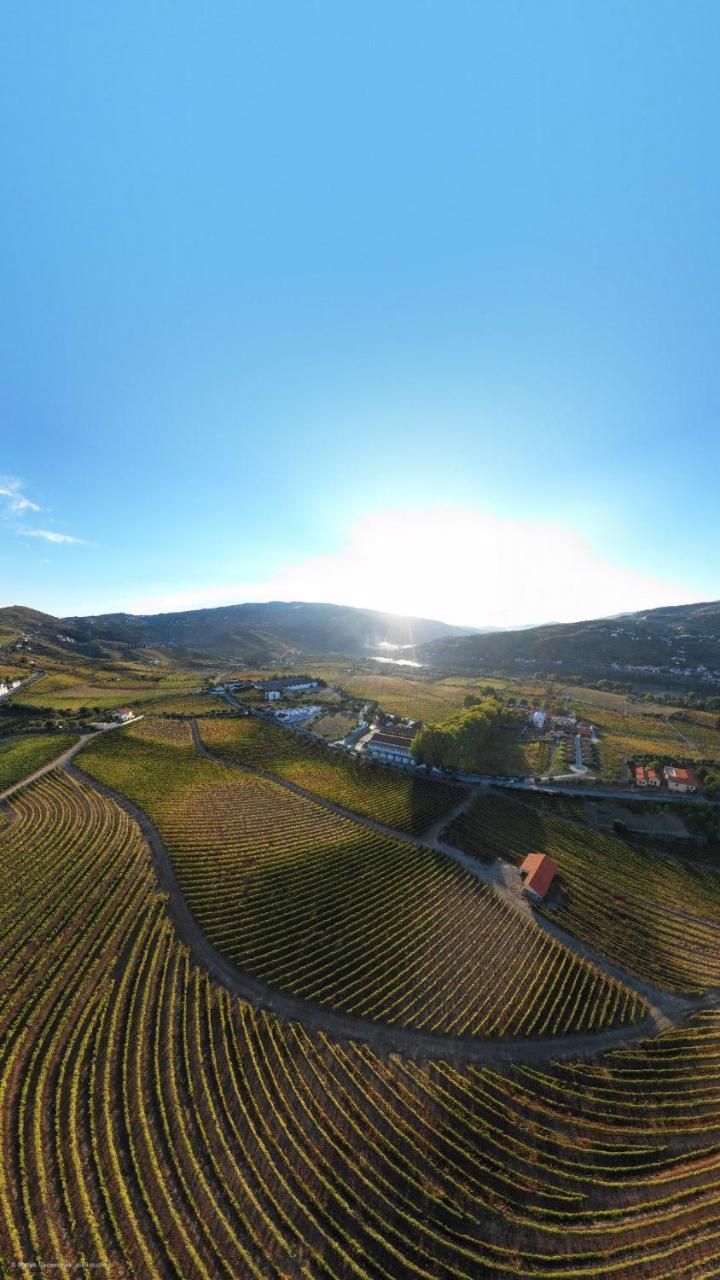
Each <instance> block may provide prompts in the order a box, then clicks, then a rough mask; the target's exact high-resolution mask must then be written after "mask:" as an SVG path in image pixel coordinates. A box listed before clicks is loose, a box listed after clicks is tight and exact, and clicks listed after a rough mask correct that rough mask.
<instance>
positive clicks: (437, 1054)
mask: <svg viewBox="0 0 720 1280" xmlns="http://www.w3.org/2000/svg"><path fill="white" fill-rule="evenodd" d="M109 727H110V728H116V727H117V728H119V727H120V725H117V726H115V725H112V726H109ZM192 727H193V735H194V736H195V741H196V743H197V745H198V748H199V750H200V751H201V752H202V753H203V754H204V755H206V756H208V757H209V758H211V759H214V760H219V761H220V762H221V763H223V764H226V765H228V766H229V767H234V768H240V769H242V770H244V771H245V772H248V773H254V772H256V771H255V770H252V769H249V768H248V767H247V766H243V765H237V764H235V762H231V761H227V760H222V758H221V757H218V756H215V755H214V753H212V752H209V751H208V750H207V749H206V748H205V747H204V746H203V744H202V742H201V741H200V738H199V732H198V730H197V725H196V724H195V722H194V721H193V725H192ZM107 731H108V730H98V731H97V733H103V732H107ZM97 733H96V734H91V735H86V736H85V737H84V738H80V739H79V740H78V742H77V743H74V744H73V745H72V746H71V747H70V748H68V749H67V750H66V751H64V752H63V753H62V754H61V755H60V756H57V757H56V758H55V759H54V760H51V761H49V762H48V763H47V764H46V765H43V766H42V767H41V768H40V769H37V770H36V771H35V772H34V773H32V774H30V775H29V776H28V777H26V778H23V779H22V780H21V781H20V782H17V783H15V784H14V786H12V787H9V788H8V789H7V791H5V792H4V793H2V795H1V796H0V800H4V799H6V798H9V797H10V796H11V795H13V794H14V793H15V792H16V791H19V790H20V789H21V788H22V787H25V786H28V785H29V784H30V783H31V782H34V781H35V780H36V779H37V778H40V777H42V776H43V775H44V774H46V773H49V772H51V770H53V769H56V768H64V769H66V770H67V772H68V773H69V774H70V775H71V776H73V777H75V778H77V779H79V780H80V781H82V782H84V783H85V784H86V785H89V786H91V787H94V788H95V789H96V790H97V791H99V792H101V793H102V794H103V795H106V796H108V797H109V798H110V799H112V800H114V801H115V803H116V804H118V805H119V806H120V808H122V809H124V810H125V812H126V813H128V814H129V815H130V816H131V817H132V818H134V820H135V821H136V822H137V824H138V826H139V827H140V829H141V831H142V833H143V835H144V837H145V840H146V842H147V844H148V847H149V849H150V853H151V857H152V862H153V866H154V868H155V872H156V875H157V878H158V884H159V887H160V890H161V892H163V893H165V894H166V895H167V902H168V914H169V916H170V918H171V919H172V921H173V924H174V926H175V929H176V931H177V934H178V937H179V938H180V940H181V941H182V942H183V943H184V944H185V945H186V946H187V947H188V949H189V950H190V953H191V955H192V957H193V960H194V961H195V962H196V963H197V964H198V965H200V966H201V967H202V968H204V969H205V970H206V971H207V972H208V973H209V974H210V975H211V976H212V977H213V978H214V979H215V981H217V982H219V983H221V984H222V985H223V986H224V987H226V988H227V990H229V991H230V992H232V993H233V994H234V995H237V996H239V997H241V998H242V999H245V1000H248V1001H249V1002H250V1003H251V1004H253V1005H254V1006H255V1007H256V1008H261V1009H267V1010H269V1011H271V1012H272V1013H275V1014H276V1015H277V1016H278V1017H281V1018H284V1019H287V1020H289V1021H296V1022H298V1023H300V1024H301V1025H302V1026H303V1027H305V1028H306V1029H307V1030H308V1031H311V1032H317V1031H325V1032H327V1033H328V1034H329V1035H333V1036H337V1037H339V1038H341V1039H349V1040H355V1041H360V1042H363V1043H366V1044H368V1045H370V1046H371V1047H372V1048H373V1049H374V1050H375V1051H376V1052H377V1053H380V1054H385V1055H387V1054H391V1053H401V1054H402V1055H403V1056H405V1057H407V1058H411V1059H414V1060H416V1061H428V1060H433V1059H440V1060H443V1061H446V1062H454V1063H464V1062H475V1063H497V1064H502V1063H504V1064H509V1063H513V1062H527V1063H542V1062H551V1061H555V1060H559V1059H565V1058H594V1057H595V1056H596V1055H598V1054H601V1053H605V1052H607V1051H609V1050H611V1049H618V1048H622V1047H625V1046H628V1045H631V1044H635V1043H637V1042H638V1041H639V1040H642V1039H644V1038H646V1037H648V1036H653V1035H657V1034H658V1033H659V1032H661V1031H664V1030H666V1029H668V1028H669V1027H671V1026H673V1025H675V1024H676V1023H678V1022H680V1021H681V1020H682V1019H683V1018H684V1017H686V1016H687V1015H688V1014H689V1013H691V1012H693V1011H694V1010H696V1009H703V1008H712V1007H714V1006H715V1005H716V1004H717V1000H718V993H711V994H708V995H707V996H704V997H700V998H696V999H685V998H682V997H676V996H671V995H669V994H668V993H667V992H664V991H659V990H658V989H657V988H654V987H651V986H649V985H648V984H645V983H642V982H639V981H638V980H637V979H636V978H635V977H634V976H633V975H632V974H629V973H626V972H625V971H623V970H622V969H619V968H618V967H617V966H615V965H612V964H610V963H609V962H608V961H606V960H605V959H604V958H603V957H601V956H599V955H597V954H596V953H595V952H593V951H592V950H591V949H590V948H588V947H585V946H583V945H582V944H581V943H578V942H576V941H575V939H573V938H571V937H570V936H569V935H567V934H565V933H564V932H563V931H562V930H561V929H558V928H557V927H556V926H555V925H553V923H552V922H551V921H550V920H548V919H546V918H545V917H544V916H539V915H536V914H535V912H534V911H533V910H532V908H531V907H530V904H529V903H528V901H527V899H526V898H525V897H524V896H523V895H522V894H520V893H519V892H518V883H519V877H518V873H517V871H516V869H515V868H514V867H511V866H510V864H509V863H503V862H500V861H497V862H495V863H492V864H490V865H488V866H485V865H483V864H481V863H479V862H477V861H476V860H475V859H474V858H472V857H470V855H469V854H466V853H463V851H462V850H460V849H455V848H453V846H451V845H446V844H444V843H443V842H442V841H441V840H440V839H439V837H438V836H437V835H434V834H433V833H434V831H435V828H433V829H432V831H431V833H429V836H430V838H426V839H425V840H424V841H423V840H421V839H419V838H417V837H415V836H409V835H406V834H404V833H402V832H398V831H395V830H394V829H393V828H391V827H386V826H384V825H383V824H382V823H379V822H375V821H374V820H373V819H371V818H363V817H362V816H361V815H357V814H355V813H352V812H350V811H349V810H347V809H344V808H343V807H342V806H341V805H336V804H334V803H333V802H332V801H329V800H323V799H322V798H321V797H318V796H315V795H314V794H313V793H312V792H310V791H308V790H307V789H306V788H304V787H299V786H298V785H297V784H295V783H292V782H289V781H288V780H287V779H282V778H278V777H276V776H275V775H274V774H271V773H267V772H266V771H257V772H262V773H263V776H265V777H267V778H268V779H269V780H270V781H272V782H275V783H276V784H277V785H279V786H284V787H286V788H287V789H288V790H290V791H294V792H296V793H297V794H299V795H302V796H304V797H306V798H307V799H309V800H311V801H312V802H313V803H315V804H319V805H321V806H322V807H325V808H327V809H329V810H330V811H331V812H334V813H338V814H340V815H341V816H343V817H346V818H348V819H349V820H351V821H353V822H359V823H360V824H361V825H365V826H368V827H371V828H372V829H373V830H376V831H379V832H381V833H383V834H387V835H389V836H391V837H392V838H393V839H395V840H401V841H403V842H405V843H408V844H412V845H414V846H419V847H423V848H428V847H430V848H434V849H437V850H438V851H440V852H442V853H443V854H445V855H446V856H447V857H449V858H452V859H453V860H454V861H456V862H458V863H459V864H460V865H462V866H463V867H465V868H466V869H468V870H469V871H471V872H472V873H473V875H475V876H476V877H477V878H478V879H479V880H481V881H482V882H483V883H484V884H487V885H489V886H490V887H491V888H492V889H494V891H495V892H496V893H498V894H500V896H501V897H503V898H504V899H505V900H506V901H507V902H509V903H510V905H511V906H512V907H513V908H514V909H515V910H518V911H519V912H521V913H522V914H524V915H526V916H527V917H528V918H529V919H531V920H533V921H534V923H535V924H536V925H537V926H538V927H539V928H542V929H544V930H545V931H546V932H548V933H551V934H552V935H553V936H554V937H556V938H557V939H558V941H560V942H562V943H563V944H564V945H565V946H567V947H568V948H569V949H570V950H571V951H574V952H575V953H576V954H578V955H581V956H584V957H585V958H586V959H588V960H590V961H591V962H592V963H593V964H595V965H596V966H597V967H598V968H599V969H601V970H602V971H603V972H604V973H607V974H608V975H609V976H611V977H613V978H616V979H617V980H619V981H620V982H622V983H623V984H624V985H625V986H627V987H629V988H630V989H632V990H635V991H636V992H637V993H638V994H639V995H640V996H642V998H643V999H644V1000H645V1001H646V1002H647V1005H648V1012H647V1014H646V1016H645V1017H644V1018H643V1019H642V1021H641V1022H638V1023H636V1024H634V1025H632V1026H626V1027H616V1028H612V1029H608V1030H604V1031H599V1032H594V1033H592V1032H591V1033H586V1034H576V1035H567V1036H547V1037H534V1038H532V1039H519V1038H518V1039H514V1038H512V1037H509V1038H507V1039H494V1040H492V1039H482V1038H479V1037H477V1038H469V1037H468V1038H465V1037H455V1036H447V1035H442V1034H433V1033H426V1032H422V1031H416V1030H413V1029H411V1028H407V1027H400V1026H394V1025H390V1024H385V1023H378V1022H373V1021H371V1020H370V1019H366V1018H356V1017H353V1016H351V1015H347V1014H343V1013H339V1012H336V1011H335V1010H333V1009H330V1008H328V1007H326V1006H323V1005H318V1004H313V1003H311V1002H309V1001H306V1000H302V999H299V998H297V997H295V996H292V995H289V994H287V993H285V992H282V991H278V990H276V989H275V988H273V987H271V986H269V985H268V984H267V983H266V982H264V981H263V980H262V979H260V978H256V977H253V976H252V975H251V974H248V973H245V972H243V971H241V970H239V969H237V968H236V967H235V966H234V965H233V964H231V963H230V961H228V960H226V959H225V957H224V956H222V955H221V954H220V953H219V952H218V951H216V950H215V948H214V947H213V946H212V944H211V943H210V942H209V941H208V939H207V938H206V937H205V935H204V933H203V931H202V929H201V928H200V926H199V924H198V922H197V921H196V919H195V917H194V916H193V914H192V912H191V910H190V908H189V906H188V904H187V902H186V901H185V898H184V896H183V894H182V893H181V891H180V887H179V885H178V882H177V879H176V876H175V872H174V870H173V866H172V862H171V859H170V855H169V854H168V851H167V848H166V847H165V844H164V842H163V840H162V837H161V836H160V833H159V831H158V830H157V828H156V827H155V825H154V824H153V823H152V822H151V820H150V819H149V818H148V816H147V814H145V813H144V812H143V811H142V810H141V809H139V808H138V806H137V805H135V804H133V802H132V801H131V800H129V799H128V798H127V796H125V795H123V794H122V793H121V792H118V791H115V790H114V789H113V788H111V787H107V786H105V785H104V784H103V783H100V782H98V781H97V780H96V779H95V778H93V777H91V776H90V775H89V774H86V773H85V772H84V771H83V770H81V769H79V768H78V767H77V766H76V765H74V764H73V763H72V761H73V757H74V756H75V755H76V754H77V752H78V751H79V750H80V748H81V747H82V746H83V745H84V744H85V743H86V742H88V741H90V740H91V739H92V738H94V737H96V736H97ZM471 798H472V797H471V796H468V797H466V798H465V799H464V800H463V802H462V805H459V806H457V807H456V808H457V811H462V809H463V808H464V807H465V806H466V805H467V804H469V803H470V800H471ZM455 812H456V811H455V810H454V811H453V813H455ZM447 821H448V818H447V817H446V818H445V819H444V820H443V821H442V823H440V824H436V827H437V826H439V827H440V829H442V827H443V826H445V825H446V824H447ZM516 881H517V882H518V883H516Z"/></svg>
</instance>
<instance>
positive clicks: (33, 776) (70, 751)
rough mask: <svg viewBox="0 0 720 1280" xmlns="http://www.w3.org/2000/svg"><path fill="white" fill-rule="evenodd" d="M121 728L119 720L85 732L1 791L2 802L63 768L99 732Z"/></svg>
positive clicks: (139, 718) (0, 799)
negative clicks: (24, 776)
mask: <svg viewBox="0 0 720 1280" xmlns="http://www.w3.org/2000/svg"><path fill="white" fill-rule="evenodd" d="M135 718H136V720H142V716H136V717H135ZM120 728H122V724H121V722H120V721H118V723H117V724H110V725H108V726H107V728H106V729H96V730H95V732H94V733H86V734H83V735H82V736H81V737H79V738H78V740H77V742H74V743H73V744H72V746H71V747H68V748H67V751H63V752H62V754H61V755H59V756H55V759H54V760H48V762H47V764H43V765H41V766H40V768H39V769H36V770H35V772H34V773H29V774H28V775H27V777H26V778H21V779H20V781H19V782H14V783H13V785H12V786H11V787H8V788H7V789H6V790H5V791H2V792H0V804H2V802H3V800H8V799H9V798H10V796H13V795H15V792H16V791H20V790H21V789H22V788H23V787H27V786H29V785H30V783H31V782H36V781H37V779H38V778H42V777H43V775H44V774H46V773H50V772H51V771H52V770H53V769H62V768H63V766H64V765H66V764H68V763H69V762H70V760H72V758H73V756H74V755H75V754H76V753H77V752H78V751H79V750H80V748H81V747H84V746H85V745H86V743H88V742H92V740H93V738H97V736H98V734H100V733H108V732H109V730H110V729H120Z"/></svg>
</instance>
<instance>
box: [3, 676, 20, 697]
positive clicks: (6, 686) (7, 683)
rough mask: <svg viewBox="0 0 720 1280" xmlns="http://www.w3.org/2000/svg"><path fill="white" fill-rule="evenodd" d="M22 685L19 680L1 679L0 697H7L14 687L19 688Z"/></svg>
mask: <svg viewBox="0 0 720 1280" xmlns="http://www.w3.org/2000/svg"><path fill="white" fill-rule="evenodd" d="M19 685H20V681H19V680H0V698H6V697H7V695H8V694H9V693H12V691H13V689H17V688H18V687H19Z"/></svg>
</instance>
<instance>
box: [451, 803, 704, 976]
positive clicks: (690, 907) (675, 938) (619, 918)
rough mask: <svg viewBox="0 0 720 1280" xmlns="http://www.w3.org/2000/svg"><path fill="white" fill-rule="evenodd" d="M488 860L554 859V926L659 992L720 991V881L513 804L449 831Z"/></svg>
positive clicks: (480, 810) (482, 812)
mask: <svg viewBox="0 0 720 1280" xmlns="http://www.w3.org/2000/svg"><path fill="white" fill-rule="evenodd" d="M443 838H444V839H445V840H447V841H449V842H450V843H451V844H454V845H456V846H457V847H459V848H461V849H464V850H465V851H466V852H468V853H471V854H473V855H475V856H476V857H479V858H481V859H486V860H487V859H492V858H495V857H505V858H509V859H511V860H512V861H514V862H516V863H520V862H521V861H522V859H523V858H524V857H525V855H526V854H527V853H529V852H531V851H542V852H545V853H549V854H550V855H551V856H552V857H553V858H554V859H555V861H556V863H557V865H558V867H559V870H560V876H561V883H562V890H563V891H562V894H561V897H560V902H559V904H558V905H557V906H554V907H553V908H552V913H551V915H552V919H553V920H554V921H555V922H556V923H557V924H558V925H560V927H561V928H563V929H565V930H567V932H568V933H570V934H572V935H573V936H574V937H576V938H578V939H580V940H581V941H583V942H585V943H587V944H589V945H590V946H592V947H594V948H595V949H596V950H598V951H600V952H601V953H602V954H603V955H605V956H607V957H608V958H609V959H611V960H612V961H614V962H615V963H617V964H619V965H621V966H622V967H623V968H625V969H627V970H629V971H630V972H633V973H636V974H637V975H638V976H639V977H642V978H644V979H646V980H648V981H650V982H653V983H656V984H657V985H658V986H662V987H666V988H668V989H670V990H675V991H680V992H686V993H700V992H702V991H706V990H708V989H709V988H713V987H717V986H720V881H719V880H718V878H717V876H716V875H715V874H714V873H713V872H711V871H702V870H695V869H694V868H691V867H687V866H685V865H684V864H682V863H680V862H679V861H677V860H676V859H674V858H672V857H669V856H661V855H659V854H652V853H648V854H646V853H643V852H639V851H638V850H636V849H634V848H633V847H632V846H630V845H629V844H627V843H626V842H625V841H623V840H620V839H617V838H615V837H614V836H611V835H607V834H605V833H604V832H601V831H598V830H593V831H589V830H586V829H584V828H582V827H580V826H576V825H575V824H573V823H571V822H567V821H564V820H563V819H562V818H559V817H556V816H554V815H553V813H552V812H550V809H549V806H546V805H542V804H533V803H532V802H529V803H528V802H521V801H518V800H514V799H510V798H509V797H508V796H506V795H498V794H493V795H487V796H482V797H479V798H478V799H477V800H475V801H473V804H472V806H471V807H470V809H469V810H467V811H466V812H465V813H463V814H461V815H460V816H459V817H458V818H457V819H456V820H455V821H454V822H453V823H451V825H450V826H449V827H447V828H446V829H445V831H444V832H443Z"/></svg>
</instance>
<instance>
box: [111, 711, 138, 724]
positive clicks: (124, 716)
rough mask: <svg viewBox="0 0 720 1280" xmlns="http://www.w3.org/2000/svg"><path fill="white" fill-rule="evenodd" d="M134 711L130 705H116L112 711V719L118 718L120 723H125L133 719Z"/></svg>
mask: <svg viewBox="0 0 720 1280" xmlns="http://www.w3.org/2000/svg"><path fill="white" fill-rule="evenodd" d="M134 718H135V713H134V711H133V710H132V708H131V707H118V709H117V711H115V712H113V720H119V721H120V723H121V724H126V723H127V721H128V720H134Z"/></svg>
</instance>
